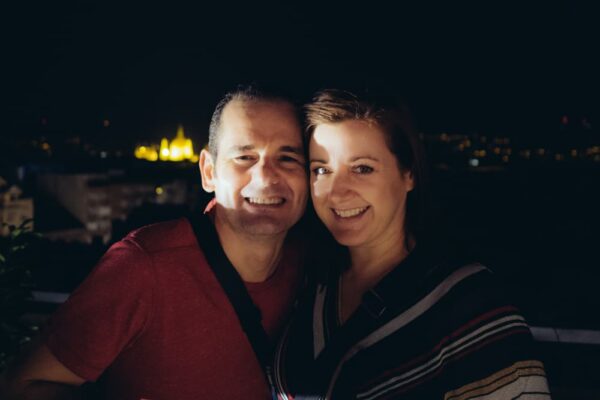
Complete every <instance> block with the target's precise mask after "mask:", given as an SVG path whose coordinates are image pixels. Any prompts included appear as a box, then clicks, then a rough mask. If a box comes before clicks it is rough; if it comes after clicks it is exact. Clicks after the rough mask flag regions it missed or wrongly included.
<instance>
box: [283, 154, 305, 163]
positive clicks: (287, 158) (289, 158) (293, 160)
mask: <svg viewBox="0 0 600 400" xmlns="http://www.w3.org/2000/svg"><path fill="white" fill-rule="evenodd" d="M279 161H282V162H285V163H288V162H291V163H297V164H300V165H304V161H302V160H299V159H298V158H296V157H292V156H281V157H279Z"/></svg>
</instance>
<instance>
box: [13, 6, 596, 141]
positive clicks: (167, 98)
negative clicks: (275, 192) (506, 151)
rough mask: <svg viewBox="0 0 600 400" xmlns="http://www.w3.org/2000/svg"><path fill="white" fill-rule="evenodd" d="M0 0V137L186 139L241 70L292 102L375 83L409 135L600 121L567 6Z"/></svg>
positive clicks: (592, 74) (577, 21)
mask: <svg viewBox="0 0 600 400" xmlns="http://www.w3.org/2000/svg"><path fill="white" fill-rule="evenodd" d="M11 7H12V9H11V10H8V12H7V13H6V15H7V16H8V17H9V21H8V26H7V27H8V31H9V37H10V38H11V40H10V43H9V47H8V51H7V53H6V54H7V55H8V57H7V58H6V59H7V60H9V62H8V67H9V72H8V73H7V74H5V77H7V78H8V79H7V80H8V90H7V91H6V93H7V94H8V99H9V106H8V108H7V109H6V110H7V111H8V118H7V119H5V124H3V126H4V129H3V130H4V134H3V135H2V136H5V137H6V136H9V135H15V134H26V135H27V134H39V132H41V131H43V130H46V131H48V132H54V134H56V135H58V136H65V137H66V136H70V135H72V136H83V137H86V136H93V135H99V136H101V135H105V134H107V133H108V134H109V135H110V136H111V137H114V138H115V139H119V138H125V139H127V140H132V141H135V140H144V139H146V140H155V139H157V138H159V137H161V136H167V135H169V134H174V132H175V129H176V127H177V125H178V124H183V125H184V127H186V130H188V131H189V132H190V133H192V134H193V135H196V137H200V136H204V135H205V129H206V127H207V125H208V119H209V117H210V113H211V112H212V108H213V107H214V104H215V103H216V101H217V100H218V98H219V96H220V95H221V94H222V93H223V91H225V90H226V89H228V88H230V87H232V86H233V85H235V84H236V83H239V82H248V81H252V80H258V81H269V82H271V83H277V84H280V85H283V86H286V87H287V88H288V89H289V90H291V91H294V92H296V93H298V94H299V95H301V96H303V97H304V98H306V97H308V96H309V95H310V94H311V93H312V92H313V91H314V90H315V89H318V88H321V87H326V86H354V87H356V86H365V85H386V86H388V87H389V88H390V89H391V90H395V91H397V92H398V93H400V94H402V95H403V96H404V97H406V98H407V99H408V101H409V103H410V104H411V105H412V108H413V110H414V111H415V113H416V115H417V120H418V122H419V126H420V127H421V129H422V130H423V131H441V130H447V131H464V132H465V133H472V132H490V133H492V134H504V135H512V136H518V135H524V136H531V135H533V136H535V135H536V134H540V133H539V131H548V130H552V129H555V128H557V127H558V126H559V125H560V118H561V117H562V116H563V115H569V116H570V118H571V119H572V120H575V121H577V120H580V119H581V118H583V117H585V118H587V119H588V121H590V122H591V123H592V124H594V123H598V114H597V113H598V111H597V108H596V107H595V106H594V105H595V104H597V103H598V102H599V101H598V100H599V99H598V90H597V89H598V78H597V61H596V59H595V57H594V55H593V54H592V53H593V50H594V49H595V44H594V43H593V41H594V39H593V38H594V35H593V34H592V33H593V32H592V30H593V28H592V22H593V21H594V18H593V13H592V12H591V10H590V9H588V8H586V7H585V6H583V5H580V4H569V5H562V6H553V5H549V4H544V5H543V7H541V6H540V7H538V6H533V5H522V4H519V5H509V4H503V5H489V4H488V5H469V6H464V7H463V8H458V7H456V6H452V5H446V6H443V7H439V6H436V7H433V6H432V7H429V8H428V7H427V6H420V7H417V6H412V7H408V6H405V7H404V9H399V10H394V9H385V8H377V7H376V6H370V8H364V9H358V8H352V7H351V6H345V7H344V8H335V7H333V6H328V7H325V8H324V7H320V8H311V7H310V6H309V5H303V6H293V5H283V4H280V5H277V6H275V5H273V6H270V7H267V6H262V7H259V6H256V7H253V6H249V5H243V6H242V5H228V6H221V5H216V4H209V5H202V6H201V7H200V8H198V9H196V10H184V9H178V8H177V7H176V6H165V8H162V9H153V8H151V7H150V6H146V8H143V9H142V8H136V7H133V6H119V7H117V6H115V5H111V4H104V3H102V4H97V5H94V4H92V5H81V4H77V3H72V4H66V5H64V4H63V5H57V4H47V3H40V4H34V5H33V6H31V5H29V6H24V5H12V6H11ZM228 8H230V9H228ZM234 11H235V12H234ZM43 119H45V125H44V124H43V123H42V120H43ZM104 120H109V121H110V124H111V126H110V127H109V129H102V128H103V126H102V125H103V121H104ZM536 131H537V132H538V133H536Z"/></svg>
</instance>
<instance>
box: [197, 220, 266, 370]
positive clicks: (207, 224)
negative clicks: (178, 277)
mask: <svg viewBox="0 0 600 400" xmlns="http://www.w3.org/2000/svg"><path fill="white" fill-rule="evenodd" d="M188 221H189V222H190V225H191V226H192V229H193V231H194V234H195V235H196V240H197V241H198V245H199V246H200V248H201V249H202V250H203V252H204V256H205V257H206V260H207V261H208V265H209V266H210V268H211V269H212V271H213V273H214V274H215V276H216V277H217V280H218V281H219V283H220V284H221V287H222V288H223V291H224V292H225V294H227V297H228V298H229V302H230V303H231V305H232V306H233V309H234V310H235V313H236V314H237V317H238V320H239V321H240V324H241V326H242V329H243V330H244V332H245V333H246V336H247V337H248V341H249V342H250V344H251V345H252V348H253V350H254V353H255V354H256V358H257V359H258V361H259V363H260V365H261V366H262V367H263V370H264V371H265V372H266V370H267V368H268V365H269V362H270V357H271V354H272V352H271V343H270V341H269V337H268V335H267V333H266V332H265V329H264V328H263V326H262V323H261V320H262V316H261V313H260V310H259V309H258V307H256V305H255V304H254V302H253V301H252V298H251V297H250V295H249V294H248V290H246V286H245V285H244V282H243V281H242V278H241V277H240V275H239V274H238V272H237V270H236V269H235V268H234V267H233V265H231V262H230V261H229V259H228V258H227V256H226V255H225V252H224V251H223V247H222V246H221V243H220V242H219V237H218V235H217V231H216V229H215V226H214V224H213V222H212V221H211V220H210V219H209V217H208V215H206V214H203V215H195V216H193V217H188Z"/></svg>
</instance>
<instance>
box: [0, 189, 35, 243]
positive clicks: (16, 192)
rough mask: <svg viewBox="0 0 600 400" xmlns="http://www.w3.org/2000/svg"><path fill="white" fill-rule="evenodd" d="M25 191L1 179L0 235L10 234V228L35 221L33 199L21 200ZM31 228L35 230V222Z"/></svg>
mask: <svg viewBox="0 0 600 400" xmlns="http://www.w3.org/2000/svg"><path fill="white" fill-rule="evenodd" d="M22 195H23V191H22V190H21V188H19V187H18V186H17V185H10V186H9V185H8V183H7V182H6V181H5V180H4V179H3V178H2V177H0V234H1V235H2V236H6V235H8V234H9V232H10V229H9V227H10V226H19V225H21V224H22V223H23V222H24V221H27V220H32V219H33V211H34V208H33V199H31V198H21V196H22ZM29 226H30V227H32V228H33V221H32V223H31V225H29Z"/></svg>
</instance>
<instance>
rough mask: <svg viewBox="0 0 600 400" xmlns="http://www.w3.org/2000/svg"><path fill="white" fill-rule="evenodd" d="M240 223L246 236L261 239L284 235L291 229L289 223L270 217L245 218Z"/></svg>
mask: <svg viewBox="0 0 600 400" xmlns="http://www.w3.org/2000/svg"><path fill="white" fill-rule="evenodd" d="M240 222H241V224H240V225H241V228H242V230H243V231H244V232H245V233H246V234H248V235H253V236H260V237H268V236H278V235H282V234H285V233H287V231H288V230H289V229H290V228H291V225H290V224H288V223H284V222H283V221H281V220H278V219H275V218H268V217H260V218H244V220H243V221H240Z"/></svg>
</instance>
